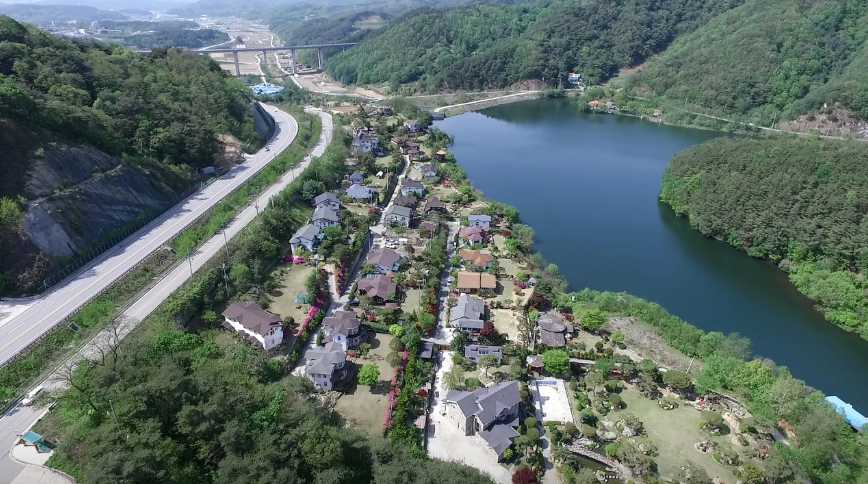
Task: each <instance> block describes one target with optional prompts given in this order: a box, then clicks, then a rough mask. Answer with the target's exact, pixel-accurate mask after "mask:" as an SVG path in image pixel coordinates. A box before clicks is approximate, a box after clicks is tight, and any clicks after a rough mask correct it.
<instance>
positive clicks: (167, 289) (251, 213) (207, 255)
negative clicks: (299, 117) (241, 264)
mask: <svg viewBox="0 0 868 484" xmlns="http://www.w3.org/2000/svg"><path fill="white" fill-rule="evenodd" d="M307 111H308V112H310V113H315V114H317V115H319V117H320V119H321V121H322V132H321V134H320V139H319V141H318V143H317V145H316V146H315V147H314V148H313V150H312V151H311V153H310V155H309V156H308V157H306V158H305V160H304V161H303V162H302V163H300V164H299V165H298V166H296V167H295V168H293V169H291V170H289V171H288V172H286V173H285V174H284V175H283V176H282V177H281V178H280V180H278V181H277V182H276V183H274V184H273V185H271V186H270V187H269V188H268V189H266V190H265V191H264V192H263V193H262V194H261V195H260V196H259V197H258V198H257V199H256V200H254V201H253V203H251V204H249V205H248V206H247V207H245V208H244V209H243V210H242V211H241V212H240V213H239V214H238V215H237V216H236V217H235V219H233V220H232V222H231V223H230V224H229V225H228V226H227V227H226V229H225V231H224V232H225V238H224V233H223V232H221V233H219V234H217V235H215V236H214V237H212V238H211V239H209V240H208V241H206V242H205V243H204V244H203V245H202V246H201V247H200V248H199V250H197V251H196V253H194V254H192V255H191V257H190V259H189V261H188V260H186V259H185V260H183V261H181V262H179V263H178V264H177V265H176V266H175V267H174V268H173V269H172V270H170V271H169V272H168V273H167V274H166V275H165V276H164V277H163V278H162V279H160V281H159V282H157V284H155V285H154V287H152V288H151V289H150V290H148V291H147V292H146V293H145V294H143V295H142V296H141V297H140V298H139V299H138V300H137V301H135V302H134V303H133V304H132V305H131V306H130V307H129V308H127V309H126V310H125V311H124V312H123V313H122V315H121V316H120V317H119V318H118V321H117V323H116V325H114V326H112V327H110V328H107V329H105V330H104V331H102V332H101V333H100V334H98V335H97V336H96V337H95V338H94V339H93V340H92V341H91V342H89V343H88V344H87V345H85V346H84V347H83V348H82V349H81V351H79V352H78V353H77V354H76V355H73V356H72V357H71V358H70V359H69V360H68V361H67V362H66V363H65V364H64V365H62V366H61V367H59V369H58V371H55V372H54V373H53V374H51V375H50V376H49V377H48V378H46V379H45V380H44V381H43V382H41V383H40V384H41V385H43V386H44V387H45V388H46V389H47V390H48V391H62V390H63V389H64V387H65V383H64V380H63V377H62V376H63V374H64V373H65V370H66V369H67V368H71V367H72V366H74V365H75V364H77V363H78V362H79V361H81V360H82V359H84V358H94V357H97V356H98V355H99V354H100V353H101V352H104V351H105V350H106V348H107V347H108V346H109V345H113V344H116V343H117V342H118V341H119V340H121V339H123V338H124V337H125V336H126V335H127V334H129V333H130V332H131V331H132V330H134V329H135V328H136V327H137V326H138V325H139V323H140V322H141V321H143V320H144V319H145V318H146V317H147V316H148V315H150V314H151V313H152V312H153V311H154V310H155V309H156V308H157V307H158V306H159V305H160V303H162V302H163V301H165V300H166V298H168V297H169V296H170V295H171V294H172V293H173V292H174V291H175V290H177V289H178V288H179V287H181V286H182V285H183V284H184V283H185V282H187V281H188V280H189V279H190V277H191V276H192V274H193V273H195V272H196V271H197V270H199V269H200V268H202V266H204V265H205V264H206V263H207V262H208V261H209V260H210V259H211V258H213V257H214V256H216V255H218V254H220V253H222V251H224V250H226V249H225V242H224V241H225V240H228V241H229V242H230V244H229V245H230V249H229V250H231V240H232V238H233V237H234V236H235V235H237V234H238V233H240V232H241V231H242V230H243V229H244V228H245V227H246V226H247V225H248V224H250V223H251V222H252V221H253V220H254V219H255V218H256V216H257V214H258V213H259V211H260V210H261V209H263V208H264V207H266V206H267V205H268V203H269V201H270V200H271V198H272V197H274V196H276V195H278V194H279V193H280V192H281V191H282V190H284V189H285V188H286V187H287V186H288V185H289V184H290V183H292V182H293V181H294V180H295V179H296V178H298V177H299V175H301V174H302V172H304V170H305V169H306V168H307V167H308V165H309V164H310V162H311V160H312V159H313V158H316V157H318V156H322V154H323V153H324V152H325V150H326V148H327V147H328V145H329V144H330V143H331V140H332V138H333V135H334V123H333V119H332V117H331V115H330V114H328V113H324V112H322V111H319V110H315V109H310V108H309V109H307ZM272 115H273V114H272ZM284 115H286V116H287V117H289V115H288V114H285V113H284ZM289 118H290V119H292V118H291V117H289ZM275 119H277V118H276V117H275ZM292 125H293V126H296V125H295V120H293V123H292ZM296 128H297V127H296ZM294 137H295V134H293V138H294ZM44 412H45V409H44V408H39V407H23V406H16V407H14V408H12V409H11V410H9V411H8V412H7V413H6V414H5V415H3V416H2V417H0V452H2V455H0V484H26V483H33V482H46V483H48V482H52V483H55V482H67V481H66V480H65V479H64V478H63V477H62V476H60V475H58V474H55V473H51V472H50V471H46V470H44V469H41V468H38V467H34V466H25V465H22V464H19V463H18V462H16V461H14V460H13V459H12V458H11V456H10V454H9V451H8V450H7V449H11V447H12V446H13V444H14V442H15V440H16V439H17V435H18V434H20V433H22V432H23V431H25V430H26V429H28V428H30V427H31V426H32V425H33V424H34V423H36V421H37V420H38V419H39V418H40V417H41V416H42V415H43V413H44Z"/></svg>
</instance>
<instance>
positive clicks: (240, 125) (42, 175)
mask: <svg viewBox="0 0 868 484" xmlns="http://www.w3.org/2000/svg"><path fill="white" fill-rule="evenodd" d="M224 134H232V135H234V136H235V137H237V138H238V139H240V140H241V142H242V143H244V144H252V143H256V142H257V137H256V133H255V129H254V123H253V119H252V116H251V114H250V99H249V94H248V91H247V89H246V88H245V87H244V86H243V85H242V84H241V83H240V82H238V81H236V80H234V79H231V78H229V77H228V76H227V75H225V74H224V73H223V72H222V71H221V70H220V68H219V67H218V66H217V65H216V64H215V63H214V62H213V61H211V60H210V59H208V58H205V57H202V56H196V55H191V54H186V53H183V52H180V51H157V52H155V53H154V54H152V55H150V56H141V55H135V54H132V53H130V52H128V51H123V50H119V49H117V48H115V47H109V46H106V45H102V44H98V43H93V42H73V41H69V40H65V39H61V38H58V37H54V36H51V35H48V34H46V33H44V32H42V31H40V30H38V29H36V28H34V27H28V26H25V25H22V24H20V23H18V22H16V21H15V20H13V19H11V18H9V17H2V16H0V153H2V156H0V173H3V176H2V177H0V294H3V295H6V294H18V293H26V292H30V291H33V290H39V289H41V282H42V280H43V279H44V277H45V276H46V275H48V274H50V273H52V271H53V270H55V269H56V268H57V267H59V266H61V265H63V264H64V263H65V262H67V261H70V260H74V259H80V258H82V257H92V256H93V255H96V253H98V252H94V251H97V250H98V249H99V247H100V246H101V245H102V244H103V243H105V242H106V241H107V240H110V239H112V238H114V237H117V236H118V235H119V234H123V233H125V232H126V231H128V230H129V229H130V228H134V227H136V226H138V225H139V224H142V223H143V222H145V221H147V220H148V219H149V218H151V217H154V216H155V215H157V214H159V213H161V212H162V211H163V210H165V208H167V207H168V206H170V205H171V204H173V203H174V202H175V201H176V200H177V199H178V198H179V197H180V196H181V195H183V194H184V193H185V192H186V190H187V189H188V188H189V187H190V186H191V184H192V183H193V182H194V181H196V180H197V178H198V173H197V170H198V169H199V168H201V167H204V166H208V165H212V164H215V162H217V161H218V160H219V159H220V158H221V156H222V154H223V151H224V150H223V148H224V146H223V145H222V143H221V141H220V140H219V138H220V137H221V136H222V135H224Z"/></svg>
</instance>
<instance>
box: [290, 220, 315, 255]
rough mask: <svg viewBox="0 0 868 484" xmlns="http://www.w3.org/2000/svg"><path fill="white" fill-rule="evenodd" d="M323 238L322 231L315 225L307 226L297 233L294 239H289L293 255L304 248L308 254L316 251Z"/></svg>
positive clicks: (293, 236)
mask: <svg viewBox="0 0 868 484" xmlns="http://www.w3.org/2000/svg"><path fill="white" fill-rule="evenodd" d="M321 237H322V229H320V228H319V227H317V226H316V225H314V224H305V225H303V226H302V227H301V228H300V229H298V230H296V231H295V234H293V235H292V238H291V239H289V246H290V248H291V249H292V253H293V254H295V253H296V252H297V251H298V249H299V248H300V247H304V248H305V249H306V250H307V251H308V252H314V251H316V246H317V244H318V243H319V241H320V238H321Z"/></svg>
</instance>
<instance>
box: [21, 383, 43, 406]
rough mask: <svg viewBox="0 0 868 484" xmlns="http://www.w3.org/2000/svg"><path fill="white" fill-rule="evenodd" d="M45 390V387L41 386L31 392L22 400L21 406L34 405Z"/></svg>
mask: <svg viewBox="0 0 868 484" xmlns="http://www.w3.org/2000/svg"><path fill="white" fill-rule="evenodd" d="M44 390H45V387H44V386H42V385H39V386H38V387H36V388H34V389H33V390H30V392H28V393H27V395H26V396H25V397H24V398H23V399H22V400H21V405H24V406H25V407H29V406H30V405H33V402H35V401H36V397H38V396H39V395H40V394H41V393H42V392H43V391H44Z"/></svg>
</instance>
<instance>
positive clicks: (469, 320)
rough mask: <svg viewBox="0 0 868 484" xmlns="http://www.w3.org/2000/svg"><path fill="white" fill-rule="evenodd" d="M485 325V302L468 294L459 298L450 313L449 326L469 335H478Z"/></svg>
mask: <svg viewBox="0 0 868 484" xmlns="http://www.w3.org/2000/svg"><path fill="white" fill-rule="evenodd" d="M484 325H485V301H483V300H482V299H480V298H478V297H474V296H470V295H468V294H461V295H460V296H458V302H457V304H455V307H453V308H452V310H451V311H450V312H449V326H450V327H452V328H458V329H459V330H460V331H462V332H464V333H468V334H478V333H479V332H480V331H481V330H482V327H483V326H484Z"/></svg>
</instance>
